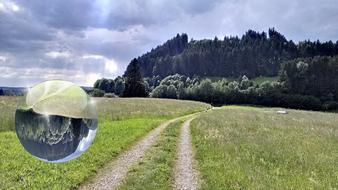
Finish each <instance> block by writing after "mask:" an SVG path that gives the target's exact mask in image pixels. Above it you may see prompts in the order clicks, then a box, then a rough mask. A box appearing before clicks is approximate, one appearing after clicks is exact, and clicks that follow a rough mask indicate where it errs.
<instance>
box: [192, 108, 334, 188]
mask: <svg viewBox="0 0 338 190" xmlns="http://www.w3.org/2000/svg"><path fill="white" fill-rule="evenodd" d="M277 110H279V109H278V108H255V107H242V106H226V107H223V108H222V109H214V110H211V111H208V112H206V113H202V114H201V115H200V117H198V118H197V119H195V120H194V121H192V123H191V127H192V139H193V143H194V146H195V150H196V159H197V162H198V166H199V169H200V171H201V174H202V178H203V184H202V189H336V188H338V165H337V163H338V138H337V137H338V125H337V124H338V115H337V114H335V113H323V112H311V111H297V110H288V112H289V113H288V114H286V115H279V114H277V113H276V111H277Z"/></svg>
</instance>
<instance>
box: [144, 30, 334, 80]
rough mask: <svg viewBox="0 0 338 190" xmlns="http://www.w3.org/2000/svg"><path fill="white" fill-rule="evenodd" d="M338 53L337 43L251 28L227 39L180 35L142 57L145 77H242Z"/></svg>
mask: <svg viewBox="0 0 338 190" xmlns="http://www.w3.org/2000/svg"><path fill="white" fill-rule="evenodd" d="M337 54H338V41H337V42H335V43H334V42H332V41H328V42H320V41H319V40H317V41H314V42H312V41H309V40H305V41H301V42H299V43H294V42H293V41H291V40H287V39H286V38H285V36H284V35H282V34H280V33H279V32H277V31H276V30H275V29H274V28H272V29H269V31H268V32H267V33H266V32H261V33H260V32H256V31H253V30H248V31H247V32H246V33H245V34H244V35H243V36H242V37H240V38H239V37H229V36H225V37H224V39H223V40H221V39H218V38H217V37H215V38H214V39H213V40H208V39H204V40H193V39H191V40H190V41H189V42H188V35H187V34H181V35H180V34H177V36H176V37H174V38H172V39H170V40H168V41H167V42H166V43H164V44H163V45H160V46H158V47H156V48H155V49H152V50H151V51H150V52H148V53H146V54H144V55H142V56H140V57H138V61H139V62H140V68H141V72H142V74H143V76H144V77H159V78H161V79H163V78H164V77H166V76H168V75H172V74H176V73H177V74H181V75H185V76H189V77H193V76H207V77H227V78H228V77H235V78H237V77H241V76H243V75H246V76H247V77H249V78H254V77H259V76H276V75H278V72H279V70H280V69H281V65H282V63H283V62H285V61H289V60H292V59H296V58H308V57H315V56H333V55H337Z"/></svg>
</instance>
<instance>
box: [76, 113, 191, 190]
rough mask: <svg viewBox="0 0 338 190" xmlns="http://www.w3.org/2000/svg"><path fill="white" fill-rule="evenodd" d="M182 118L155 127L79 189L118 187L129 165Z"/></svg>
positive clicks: (136, 160)
mask: <svg viewBox="0 0 338 190" xmlns="http://www.w3.org/2000/svg"><path fill="white" fill-rule="evenodd" d="M183 117H186V116H183ZM181 118H182V117H179V118H175V119H172V120H169V121H167V122H165V123H163V124H161V125H159V126H158V127H156V128H155V129H153V130H152V131H151V132H149V134H148V135H147V136H146V137H144V138H143V139H142V140H140V141H139V142H137V144H135V145H134V146H132V147H131V149H129V150H127V151H125V152H123V153H122V154H121V155H120V156H118V157H117V158H116V159H115V160H114V161H112V162H111V163H109V164H108V165H107V166H105V167H104V168H103V169H102V170H100V171H99V172H98V174H97V175H96V176H95V178H94V179H93V180H92V181H91V183H87V184H84V185H83V186H81V187H80V188H79V189H83V190H87V189H91V190H92V189H100V190H104V189H116V188H117V187H118V186H119V185H121V184H122V182H123V180H124V179H125V178H126V176H127V173H128V169H129V167H130V166H132V165H134V164H135V163H137V162H138V161H139V160H140V159H141V158H142V157H143V156H144V155H145V153H146V152H147V150H148V149H149V148H150V147H151V146H152V145H153V144H154V143H155V141H156V139H157V137H158V136H159V135H160V134H161V132H162V131H163V130H164V129H165V127H167V126H168V125H169V124H171V123H173V122H175V121H177V120H179V119H181Z"/></svg>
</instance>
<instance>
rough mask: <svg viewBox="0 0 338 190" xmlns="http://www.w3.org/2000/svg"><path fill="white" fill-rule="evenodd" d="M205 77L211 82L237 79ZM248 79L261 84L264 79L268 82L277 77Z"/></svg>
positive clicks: (275, 79)
mask: <svg viewBox="0 0 338 190" xmlns="http://www.w3.org/2000/svg"><path fill="white" fill-rule="evenodd" d="M205 78H208V79H210V80H211V81H213V82H216V81H220V80H222V79H226V80H228V81H230V82H231V81H235V80H237V79H236V78H223V77H205ZM250 80H252V81H253V82H254V83H255V84H262V83H263V82H266V81H269V82H273V81H277V80H278V77H256V78H252V79H250Z"/></svg>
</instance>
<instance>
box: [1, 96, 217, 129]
mask: <svg viewBox="0 0 338 190" xmlns="http://www.w3.org/2000/svg"><path fill="white" fill-rule="evenodd" d="M93 100H94V102H95V103H96V105H97V111H98V114H99V120H101V121H102V120H104V121H118V120H123V119H127V118H143V117H147V118H162V119H169V118H173V117H178V116H182V115H187V114H190V113H194V112H197V111H200V110H203V109H206V108H210V107H211V106H210V105H209V104H205V103H201V102H196V101H182V100H172V99H152V98H93ZM19 101H23V97H10V96H0V132H3V131H14V129H15V126H14V116H15V110H16V107H17V105H18V102H19Z"/></svg>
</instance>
